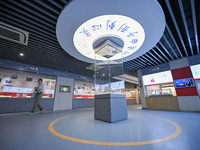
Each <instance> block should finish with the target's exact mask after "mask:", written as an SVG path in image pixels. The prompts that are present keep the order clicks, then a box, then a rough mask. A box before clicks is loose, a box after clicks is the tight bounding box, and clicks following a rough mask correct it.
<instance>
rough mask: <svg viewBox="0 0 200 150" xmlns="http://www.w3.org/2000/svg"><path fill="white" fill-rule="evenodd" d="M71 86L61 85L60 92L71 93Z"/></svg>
mask: <svg viewBox="0 0 200 150" xmlns="http://www.w3.org/2000/svg"><path fill="white" fill-rule="evenodd" d="M70 89H71V86H67V85H60V87H59V92H60V93H70Z"/></svg>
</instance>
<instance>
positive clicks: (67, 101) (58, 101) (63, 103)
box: [53, 77, 74, 110]
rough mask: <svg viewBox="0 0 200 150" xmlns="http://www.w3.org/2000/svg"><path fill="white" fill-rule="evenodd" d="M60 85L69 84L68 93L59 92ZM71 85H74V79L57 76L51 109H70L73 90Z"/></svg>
mask: <svg viewBox="0 0 200 150" xmlns="http://www.w3.org/2000/svg"><path fill="white" fill-rule="evenodd" d="M60 85H67V86H71V90H70V93H60V92H59V87H60ZM73 85H74V79H70V78H64V77H57V84H56V92H55V99H54V108H53V110H65V109H72V99H73V91H74V87H73Z"/></svg>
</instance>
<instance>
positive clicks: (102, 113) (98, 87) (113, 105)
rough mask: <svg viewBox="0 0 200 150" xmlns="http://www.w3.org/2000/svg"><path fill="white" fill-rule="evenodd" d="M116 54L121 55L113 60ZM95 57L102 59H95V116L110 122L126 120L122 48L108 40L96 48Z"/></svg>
mask: <svg viewBox="0 0 200 150" xmlns="http://www.w3.org/2000/svg"><path fill="white" fill-rule="evenodd" d="M115 56H117V57H119V59H117V61H116V60H113V57H115ZM95 57H102V59H101V60H96V59H95V99H94V117H95V119H98V120H102V121H106V122H110V123H114V122H118V121H122V120H126V119H127V115H128V114H127V102H126V95H125V85H124V72H123V59H122V51H121V48H120V47H119V46H117V45H116V44H114V43H112V42H110V41H109V40H107V41H105V42H104V43H102V44H101V45H100V46H99V47H97V48H95ZM116 77H117V79H116ZM114 78H115V79H114ZM119 110H120V112H119Z"/></svg>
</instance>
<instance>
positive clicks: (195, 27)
mask: <svg viewBox="0 0 200 150" xmlns="http://www.w3.org/2000/svg"><path fill="white" fill-rule="evenodd" d="M190 2H191V7H192V8H191V10H192V21H193V27H194V35H195V41H196V47H197V53H198V54H199V40H198V32H197V23H196V13H195V3H194V0H191V1H190Z"/></svg>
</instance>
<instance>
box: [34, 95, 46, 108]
mask: <svg viewBox="0 0 200 150" xmlns="http://www.w3.org/2000/svg"><path fill="white" fill-rule="evenodd" d="M42 95H43V93H36V96H35V101H34V105H33V110H32V112H35V110H36V107H38V108H39V109H40V110H43V109H44V108H43V107H42V106H41V105H40V100H41V98H42Z"/></svg>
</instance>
